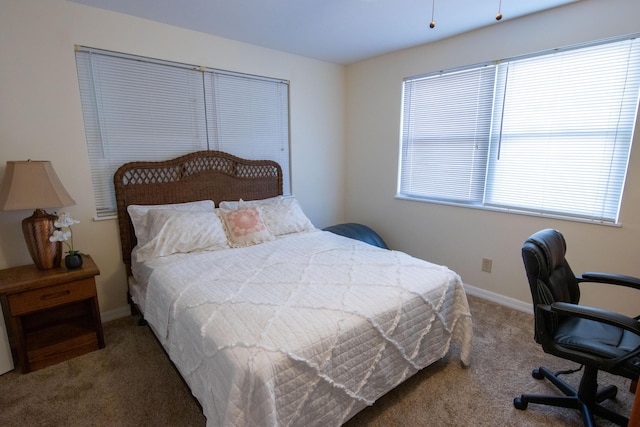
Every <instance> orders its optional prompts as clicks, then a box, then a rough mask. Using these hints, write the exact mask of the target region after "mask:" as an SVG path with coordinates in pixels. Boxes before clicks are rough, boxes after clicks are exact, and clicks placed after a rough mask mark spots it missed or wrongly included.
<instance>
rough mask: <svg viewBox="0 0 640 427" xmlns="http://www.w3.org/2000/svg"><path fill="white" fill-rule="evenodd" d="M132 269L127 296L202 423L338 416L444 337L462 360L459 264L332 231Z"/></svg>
mask: <svg viewBox="0 0 640 427" xmlns="http://www.w3.org/2000/svg"><path fill="white" fill-rule="evenodd" d="M133 271H134V274H135V276H136V277H135V279H136V282H137V283H138V284H139V285H140V286H141V288H140V289H137V290H136V291H135V292H133V293H134V295H136V299H138V301H136V302H137V303H138V304H141V305H142V306H143V307H144V316H145V319H146V320H147V321H148V322H149V324H150V325H151V327H152V328H153V330H154V332H155V333H156V335H157V336H158V338H159V340H160V342H161V343H162V345H163V346H164V348H165V350H166V351H167V353H168V354H169V356H170V358H171V359H172V361H173V362H174V363H175V365H176V366H177V368H178V369H179V371H180V373H181V374H182V376H183V377H184V379H185V381H186V382H187V383H188V384H189V387H190V388H191V391H192V393H193V394H194V396H196V398H197V399H198V400H199V401H200V403H201V405H202V407H203V411H204V414H205V416H206V417H207V425H210V426H217V425H221V426H222V425H224V426H249V425H256V426H257V425H259V426H267V425H295V426H298V425H299V426H307V425H318V426H329V425H341V424H342V423H344V422H345V421H347V420H348V419H349V418H351V417H352V416H353V415H354V414H355V413H357V412H358V411H360V410H361V409H362V408H364V407H365V406H367V405H371V404H373V403H374V402H375V400H376V399H378V398H379V397H380V396H382V395H383V394H385V393H386V392H387V391H389V390H391V389H392V388H394V387H395V386H396V385H398V384H399V383H400V382H402V381H403V380H405V379H406V378H408V377H409V376H411V375H412V374H414V373H415V372H416V371H417V370H419V369H421V368H424V367H425V366H428V365H429V364H431V363H433V362H434V361H436V360H438V359H440V358H442V357H443V356H444V355H445V354H446V353H447V352H448V350H449V347H450V345H451V344H453V343H455V344H457V345H458V346H459V348H460V358H461V360H462V362H463V363H464V364H468V362H469V355H470V347H471V338H472V325H471V317H470V313H469V307H468V305H467V300H466V296H465V293H464V290H463V287H462V282H461V280H460V277H459V276H458V275H457V274H456V273H454V272H452V271H451V270H449V269H447V268H446V267H443V266H438V265H435V264H431V263H428V262H425V261H422V260H418V259H416V258H412V257H410V256H409V255H406V254H404V253H401V252H397V251H388V250H384V249H380V248H377V247H374V246H371V245H368V244H365V243H362V242H358V241H355V240H352V239H348V238H345V237H342V236H338V235H335V234H332V233H329V232H323V231H312V232H306V233H297V234H293V235H291V236H288V237H285V238H280V239H278V240H275V241H271V242H267V243H263V244H260V245H256V246H250V247H246V248H235V249H226V250H220V251H211V252H199V253H191V254H176V255H171V256H168V257H163V258H157V259H153V260H151V261H148V262H146V263H144V264H141V265H134V268H133ZM140 300H142V301H140Z"/></svg>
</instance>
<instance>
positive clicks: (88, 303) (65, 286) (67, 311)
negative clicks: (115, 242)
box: [0, 255, 104, 373]
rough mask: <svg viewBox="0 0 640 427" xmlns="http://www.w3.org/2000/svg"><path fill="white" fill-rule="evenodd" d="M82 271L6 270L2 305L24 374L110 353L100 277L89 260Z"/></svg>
mask: <svg viewBox="0 0 640 427" xmlns="http://www.w3.org/2000/svg"><path fill="white" fill-rule="evenodd" d="M82 258H83V260H84V262H83V265H82V267H80V268H77V269H74V270H68V269H67V268H66V267H64V266H62V267H59V268H54V269H50V270H39V269H38V268H37V267H36V266H35V265H24V266H21V267H14V268H8V269H6V270H0V301H1V302H2V310H3V311H4V316H5V323H6V325H7V332H8V335H9V341H10V343H11V349H12V352H13V357H14V361H15V362H16V365H18V364H19V365H20V367H21V369H22V372H23V373H26V372H30V371H33V370H36V369H40V368H44V367H46V366H49V365H53V364H55V363H59V362H62V361H63V360H67V359H70V358H72V357H75V356H79V355H81V354H85V353H88V352H91V351H94V350H97V349H99V348H104V335H103V332H102V323H101V321H100V310H99V308H98V297H97V294H96V282H95V276H97V275H98V274H100V271H99V270H98V267H97V266H96V264H95V263H94V262H93V259H92V258H91V257H90V256H89V255H83V256H82Z"/></svg>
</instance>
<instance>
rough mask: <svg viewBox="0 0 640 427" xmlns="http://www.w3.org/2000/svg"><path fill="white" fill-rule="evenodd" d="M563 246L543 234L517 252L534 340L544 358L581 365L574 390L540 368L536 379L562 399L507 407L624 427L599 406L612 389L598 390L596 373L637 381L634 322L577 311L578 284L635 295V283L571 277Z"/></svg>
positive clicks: (524, 398)
mask: <svg viewBox="0 0 640 427" xmlns="http://www.w3.org/2000/svg"><path fill="white" fill-rule="evenodd" d="M566 249H567V246H566V242H565V240H564V237H563V236H562V234H561V233H560V232H559V231H557V230H552V229H546V230H541V231H538V232H537V233H534V234H533V235H531V236H530V237H529V238H528V239H527V240H526V241H525V243H524V245H523V247H522V259H523V261H524V266H525V270H526V273H527V279H528V280H529V287H530V288H531V295H532V297H533V306H534V316H535V340H536V342H537V343H539V344H541V345H542V348H543V350H544V351H545V352H546V353H549V354H553V355H555V356H558V357H560V358H563V359H566V360H570V361H573V362H576V363H579V364H581V365H582V366H583V367H584V373H583V375H582V379H581V380H580V385H579V388H578V390H576V389H574V388H573V387H571V386H570V385H569V384H567V383H566V382H565V381H563V380H562V379H560V378H559V377H558V376H559V375H562V374H564V373H569V372H574V371H564V372H562V371H561V372H557V373H554V372H551V371H550V370H549V369H547V368H545V367H544V366H541V367H540V368H538V369H534V370H533V372H532V375H533V377H534V378H536V379H543V378H546V379H548V380H549V381H550V382H551V383H552V384H553V385H555V386H556V387H557V388H558V389H560V390H561V391H562V392H563V394H564V396H558V395H555V396H541V395H532V394H523V395H521V396H520V397H516V398H515V399H514V401H513V405H514V406H515V407H516V408H517V409H521V410H525V409H527V405H528V404H529V403H536V404H542V405H552V406H560V407H563V408H573V409H577V410H579V411H581V414H582V418H583V421H584V425H585V426H593V425H595V420H594V416H596V415H597V416H599V417H602V418H605V419H607V420H609V421H611V422H613V423H615V424H618V425H621V426H626V425H627V423H628V422H629V420H628V418H627V417H625V416H623V415H620V414H617V413H615V412H613V411H611V410H610V409H608V408H606V407H604V406H602V405H600V403H601V402H603V401H605V400H606V399H612V398H615V396H616V394H617V391H618V390H617V388H616V387H615V386H612V385H611V386H606V387H602V388H600V389H598V383H597V377H598V371H605V372H610V373H612V374H614V375H620V376H623V377H626V378H629V379H631V380H637V379H638V376H640V322H639V321H638V320H639V319H640V316H639V317H636V318H635V319H634V318H630V317H627V316H623V315H621V314H617V313H612V312H609V311H605V310H601V309H598V308H593V307H587V306H584V305H578V303H579V301H580V288H579V285H578V284H579V283H581V282H596V283H603V284H610V285H618V286H628V287H631V288H635V289H638V290H640V279H637V278H634V277H629V276H622V275H617V274H607V273H594V272H589V273H583V274H582V275H581V276H575V275H574V274H573V271H571V268H570V267H569V264H568V263H567V260H566V259H565V253H566Z"/></svg>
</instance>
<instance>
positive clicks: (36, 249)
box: [0, 160, 76, 270]
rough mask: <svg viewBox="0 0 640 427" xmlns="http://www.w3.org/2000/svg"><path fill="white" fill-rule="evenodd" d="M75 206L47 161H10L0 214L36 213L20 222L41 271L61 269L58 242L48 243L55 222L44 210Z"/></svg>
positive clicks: (0, 196)
mask: <svg viewBox="0 0 640 427" xmlns="http://www.w3.org/2000/svg"><path fill="white" fill-rule="evenodd" d="M75 204H76V202H75V201H74V200H73V199H72V198H71V196H70V195H69V193H67V190H65V188H64V186H63V185H62V182H60V179H59V178H58V175H57V174H56V172H55V171H54V170H53V166H52V165H51V162H49V161H36V160H26V161H9V162H7V168H6V169H5V171H4V177H3V179H2V183H1V184H0V210H3V211H16V210H22V209H35V211H34V212H33V215H31V216H30V217H28V218H25V219H24V220H22V232H23V233H24V239H25V241H26V243H27V248H28V249H29V254H30V255H31V258H32V259H33V262H34V263H35V265H36V266H37V267H38V268H39V269H41V270H48V269H50V268H55V267H59V266H60V261H61V259H62V244H61V242H50V241H49V237H50V236H51V235H52V234H53V231H54V230H55V226H54V225H53V223H54V221H55V220H56V216H55V215H51V214H48V213H47V212H45V210H44V209H45V208H61V207H63V206H71V205H75Z"/></svg>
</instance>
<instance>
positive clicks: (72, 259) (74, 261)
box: [64, 253, 82, 270]
mask: <svg viewBox="0 0 640 427" xmlns="http://www.w3.org/2000/svg"><path fill="white" fill-rule="evenodd" d="M64 265H66V266H67V268H68V269H69V270H72V269H74V268H80V267H82V255H80V254H78V253H76V254H69V255H67V256H65V257H64Z"/></svg>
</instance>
